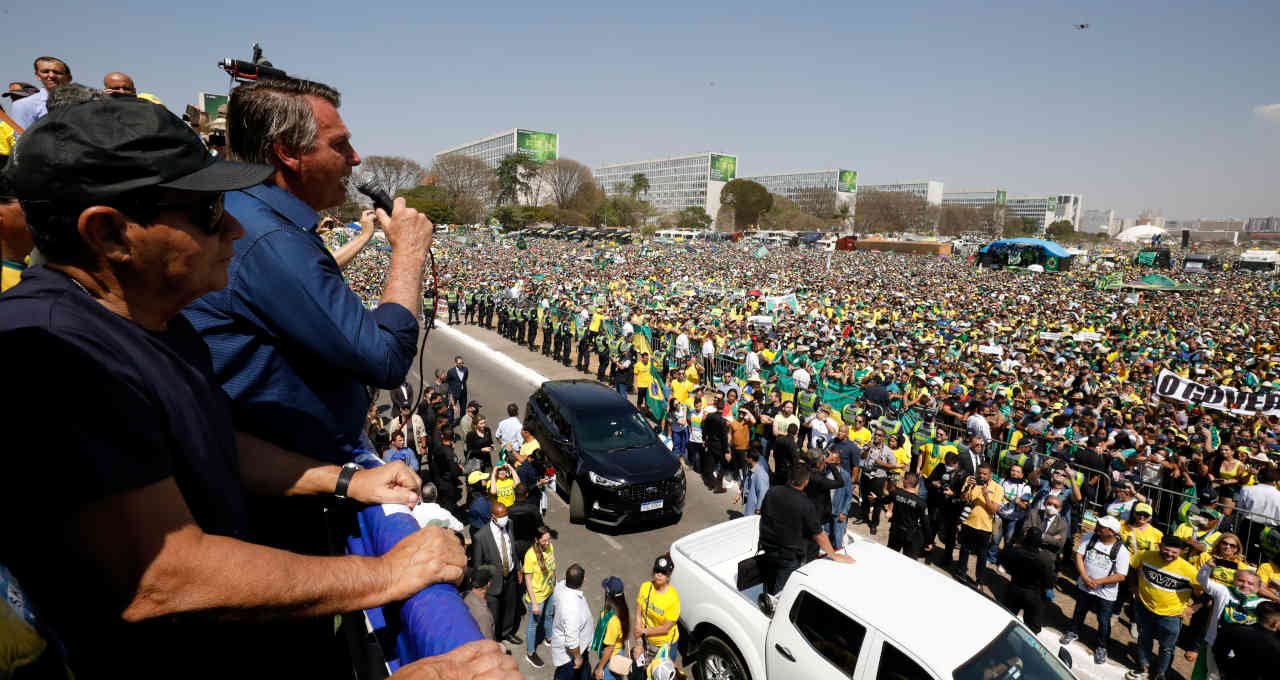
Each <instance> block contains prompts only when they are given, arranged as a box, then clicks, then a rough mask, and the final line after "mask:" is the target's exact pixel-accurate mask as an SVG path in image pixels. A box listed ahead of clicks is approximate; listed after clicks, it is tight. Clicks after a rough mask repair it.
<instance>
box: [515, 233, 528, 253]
mask: <svg viewBox="0 0 1280 680" xmlns="http://www.w3.org/2000/svg"><path fill="white" fill-rule="evenodd" d="M516 247H517V248H519V249H520V250H527V249H528V248H529V244H528V243H525V242H524V234H520V238H518V239H516Z"/></svg>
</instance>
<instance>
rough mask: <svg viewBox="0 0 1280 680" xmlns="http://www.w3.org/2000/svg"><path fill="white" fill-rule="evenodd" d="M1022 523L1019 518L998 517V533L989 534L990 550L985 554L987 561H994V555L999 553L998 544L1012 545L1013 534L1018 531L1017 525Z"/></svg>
mask: <svg viewBox="0 0 1280 680" xmlns="http://www.w3.org/2000/svg"><path fill="white" fill-rule="evenodd" d="M1021 523H1022V520H1020V519H1005V518H1003V517H1001V518H1000V533H998V534H992V535H991V550H990V551H989V552H988V554H987V561H988V562H995V561H996V557H997V556H998V555H999V554H1000V546H1001V545H1002V542H1003V545H1006V546H1008V545H1013V535H1014V534H1016V533H1018V525H1019V524H1021Z"/></svg>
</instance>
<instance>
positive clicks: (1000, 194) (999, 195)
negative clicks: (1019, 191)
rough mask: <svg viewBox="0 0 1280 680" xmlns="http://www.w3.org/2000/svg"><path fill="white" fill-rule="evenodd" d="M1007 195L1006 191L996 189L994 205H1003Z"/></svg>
mask: <svg viewBox="0 0 1280 680" xmlns="http://www.w3.org/2000/svg"><path fill="white" fill-rule="evenodd" d="M1007 197H1008V192H1007V191H997V192H996V205H1004V203H1005V200H1006V198H1007Z"/></svg>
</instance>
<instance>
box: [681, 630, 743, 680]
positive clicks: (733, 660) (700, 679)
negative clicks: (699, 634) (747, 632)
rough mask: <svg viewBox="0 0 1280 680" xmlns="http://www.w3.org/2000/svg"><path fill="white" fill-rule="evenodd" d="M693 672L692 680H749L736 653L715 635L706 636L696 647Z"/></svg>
mask: <svg viewBox="0 0 1280 680" xmlns="http://www.w3.org/2000/svg"><path fill="white" fill-rule="evenodd" d="M693 671H694V673H693V675H694V680H751V674H750V673H748V672H747V667H746V664H744V663H743V662H742V659H741V658H740V657H739V656H738V651H737V650H736V649H734V648H733V645H731V644H729V643H728V642H725V641H724V640H722V639H721V638H720V637H719V636H717V635H708V636H707V637H706V639H704V640H703V641H702V644H700V645H698V663H696V664H694V668H693Z"/></svg>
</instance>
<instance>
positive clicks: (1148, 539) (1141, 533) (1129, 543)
mask: <svg viewBox="0 0 1280 680" xmlns="http://www.w3.org/2000/svg"><path fill="white" fill-rule="evenodd" d="M1120 540H1122V541H1124V546H1125V547H1126V548H1128V549H1129V554H1130V555H1137V554H1138V553H1140V552H1146V551H1148V550H1155V549H1156V547H1157V546H1159V545H1160V541H1162V540H1164V532H1163V531H1160V530H1159V529H1157V528H1155V526H1154V525H1151V524H1148V525H1146V526H1144V527H1135V526H1130V524H1129V523H1128V522H1125V523H1124V525H1123V526H1121V527H1120Z"/></svg>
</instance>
